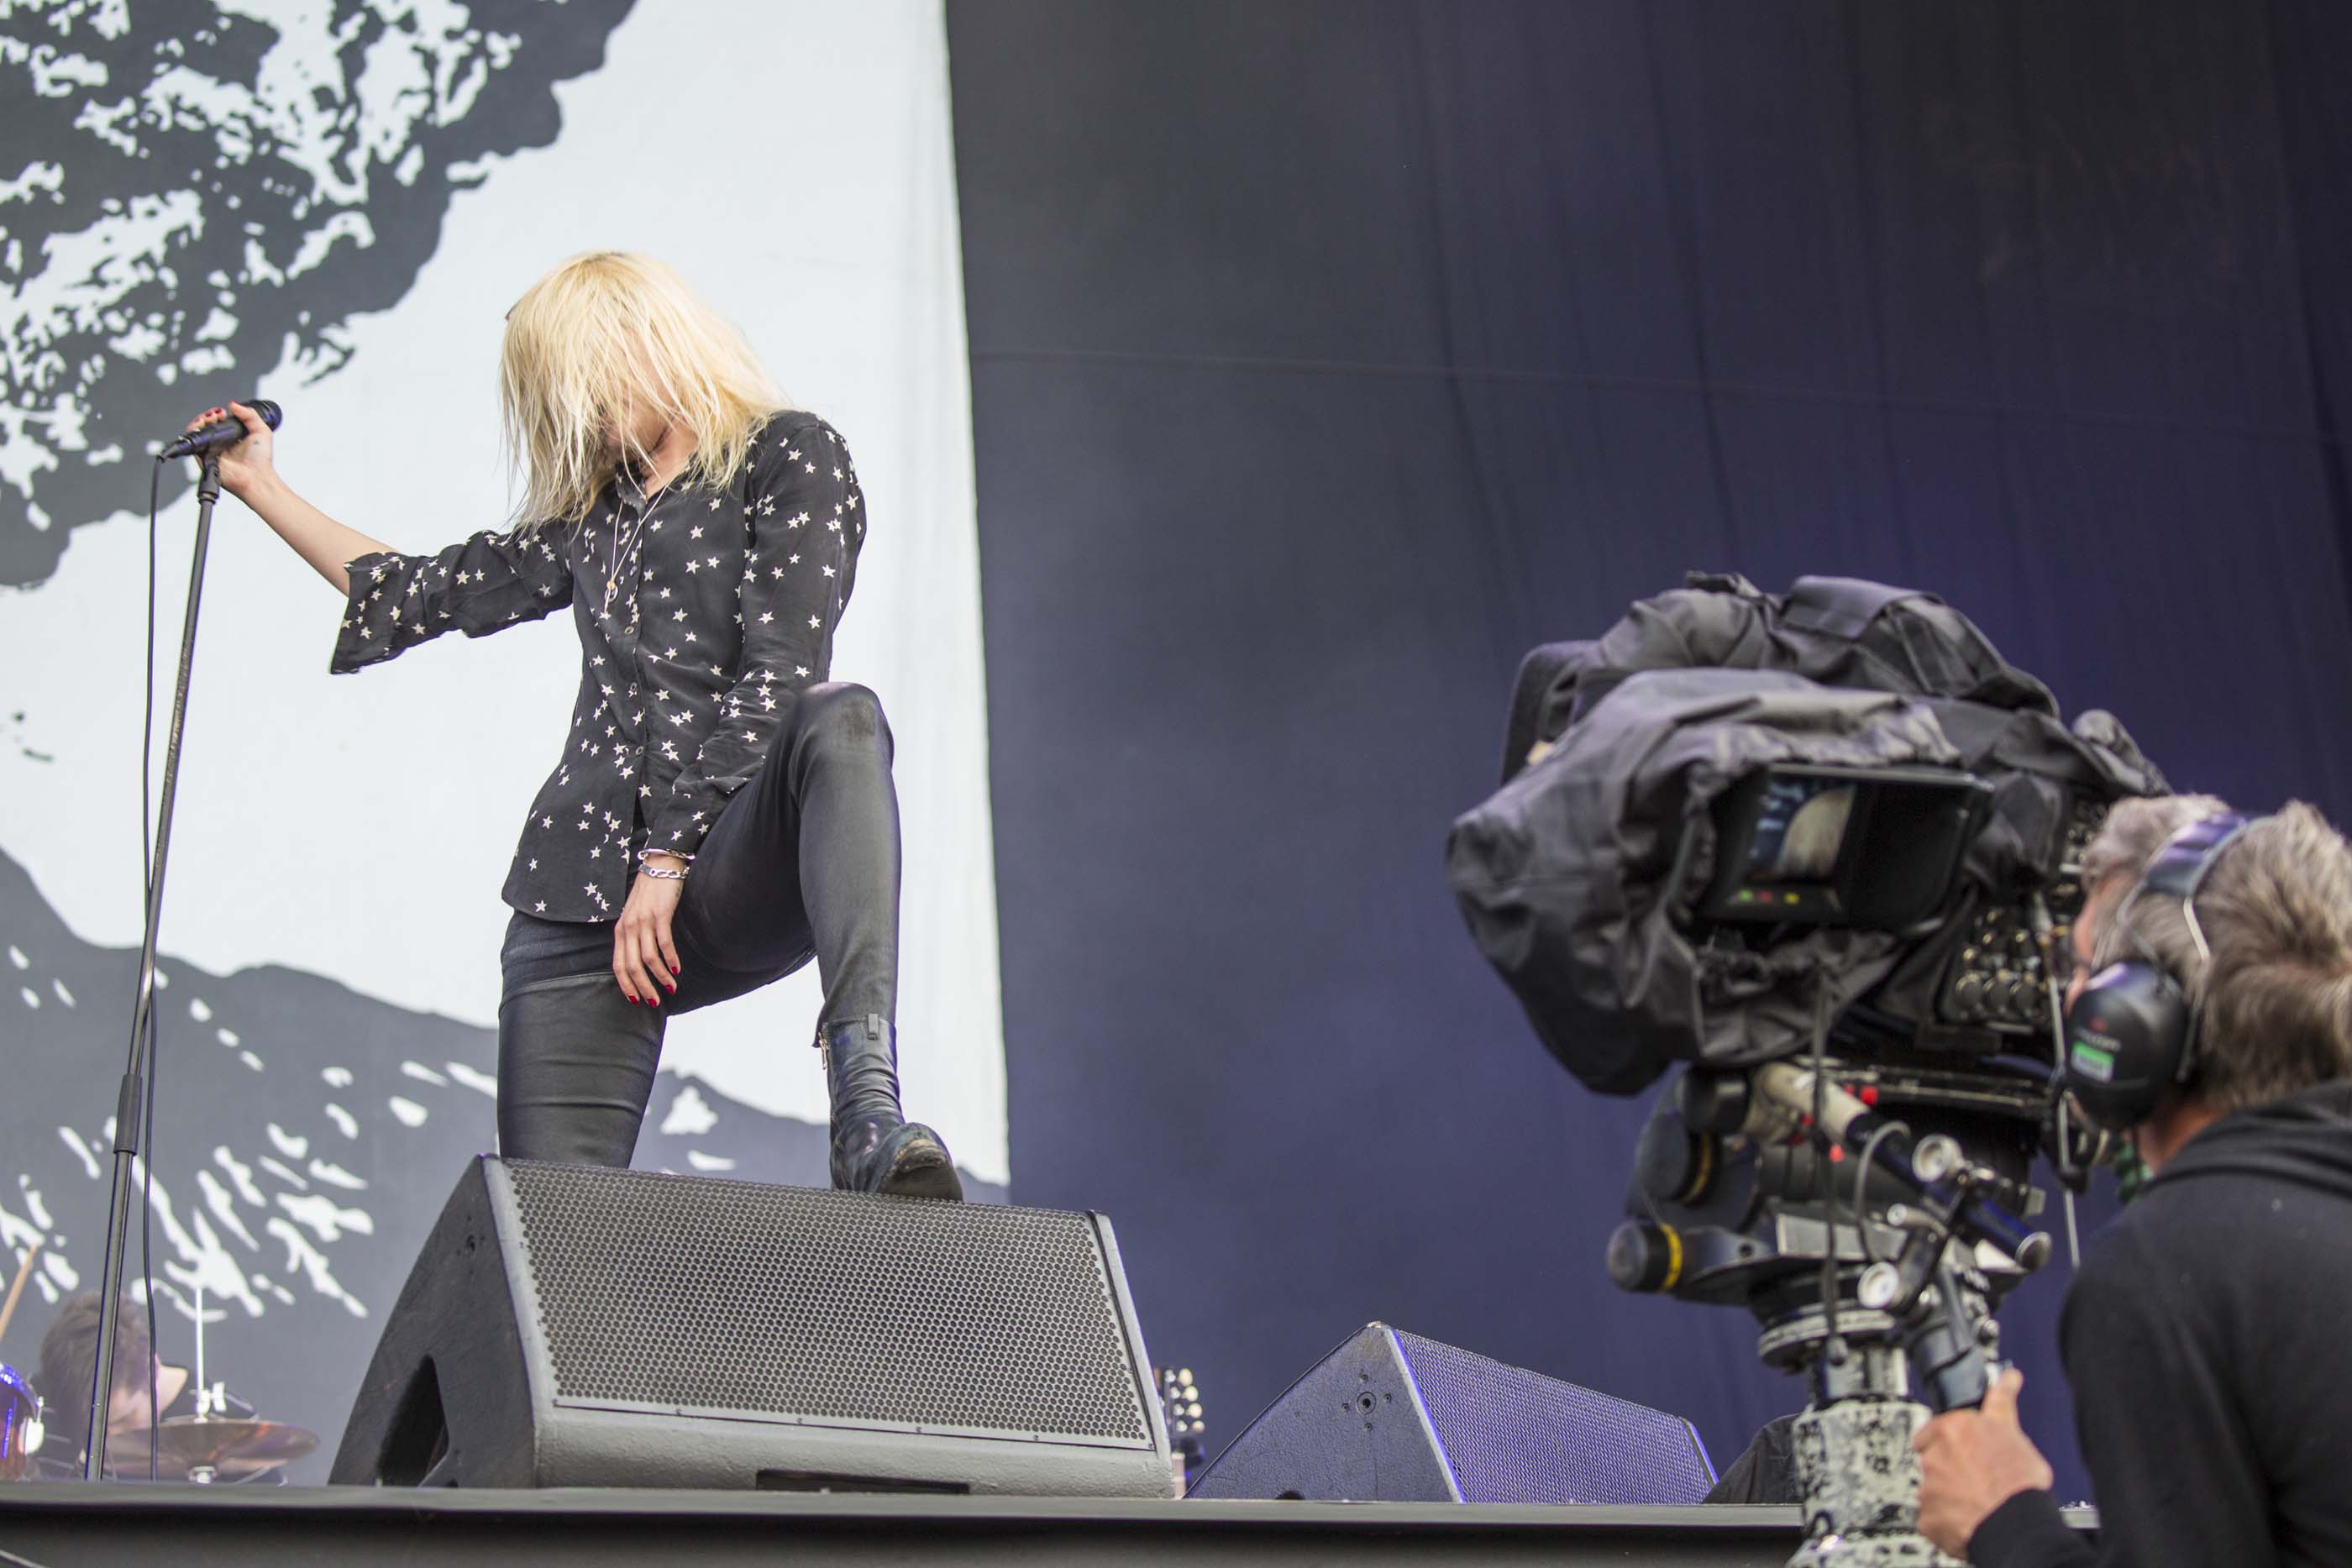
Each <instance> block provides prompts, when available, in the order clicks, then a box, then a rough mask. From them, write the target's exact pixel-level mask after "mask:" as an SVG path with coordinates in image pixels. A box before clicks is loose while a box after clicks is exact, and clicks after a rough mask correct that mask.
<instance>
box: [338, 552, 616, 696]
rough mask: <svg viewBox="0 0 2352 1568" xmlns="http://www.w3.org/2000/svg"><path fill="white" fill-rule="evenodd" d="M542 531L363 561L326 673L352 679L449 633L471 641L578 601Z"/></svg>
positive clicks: (356, 568)
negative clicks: (355, 672)
mask: <svg viewBox="0 0 2352 1568" xmlns="http://www.w3.org/2000/svg"><path fill="white" fill-rule="evenodd" d="M547 535H548V530H547V529H545V528H541V529H539V530H537V531H536V532H531V533H526V532H524V531H523V530H522V529H520V528H513V529H509V530H508V531H507V532H505V533H479V534H476V535H475V536H474V537H473V538H469V539H467V540H465V541H464V542H462V543H460V544H454V545H451V546H450V547H449V548H448V549H445V550H442V551H440V552H439V553H438V554H436V555H398V554H393V553H390V552H385V553H382V554H376V555H363V556H362V557H360V558H359V559H357V560H354V561H352V562H350V563H348V564H347V565H346V566H345V568H344V570H345V571H346V572H347V573H349V575H350V577H351V597H350V599H349V600H348V601H346V603H345V605H344V607H343V620H342V625H341V629H340V631H339V632H337V635H336V637H335V653H334V657H333V659H332V660H331V662H330V663H329V664H328V666H327V667H328V668H329V669H330V670H331V671H332V672H333V673H335V674H339V675H340V674H350V673H351V672H352V671H353V670H360V669H364V668H366V667H367V666H368V665H370V664H383V662H384V661H385V660H386V659H389V658H392V657H393V656H394V655H395V654H397V653H404V652H405V651H407V650H408V649H410V648H414V647H415V646H416V644H418V643H425V642H430V641H431V640H432V639H434V638H436V637H438V636H439V635H441V633H442V632H447V631H452V630H455V631H459V632H465V633H466V635H467V636H468V637H487V636H488V635H489V634H490V633H491V632H499V631H503V630H505V629H506V628H507V627H509V626H512V625H516V624H518V623H520V622H524V621H536V620H539V619H540V618H541V616H544V615H548V614H551V613H552V612H555V611H558V610H561V609H562V608H564V607H565V606H566V605H568V604H569V603H571V601H572V572H571V568H570V567H569V566H568V565H567V564H566V562H565V560H564V553H563V551H562V549H559V548H558V547H557V544H556V541H555V540H554V539H552V538H548V537H547Z"/></svg>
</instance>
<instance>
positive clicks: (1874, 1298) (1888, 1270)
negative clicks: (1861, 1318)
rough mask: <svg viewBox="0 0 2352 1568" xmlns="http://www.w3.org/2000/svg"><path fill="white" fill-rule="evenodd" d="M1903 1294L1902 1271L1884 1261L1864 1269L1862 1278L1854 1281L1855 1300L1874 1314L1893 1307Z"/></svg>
mask: <svg viewBox="0 0 2352 1568" xmlns="http://www.w3.org/2000/svg"><path fill="white" fill-rule="evenodd" d="M1902 1293H1903V1273H1902V1270H1898V1269H1897V1268H1895V1265H1894V1264H1892V1263H1888V1262H1885V1261H1883V1260H1882V1261H1880V1262H1876V1263H1873V1264H1872V1265H1871V1266H1870V1267H1869V1268H1867V1269H1864V1270H1863V1271H1862V1278H1861V1279H1859V1280H1857V1281H1854V1286H1853V1299H1854V1300H1855V1301H1860V1302H1861V1303H1862V1304H1863V1305H1864V1306H1865V1307H1868V1308H1869V1309H1870V1310H1871V1311H1872V1312H1885V1311H1886V1310H1887V1309H1888V1308H1890V1307H1892V1306H1893V1305H1894V1304H1895V1298H1897V1297H1898V1296H1900V1295H1901V1294H1902Z"/></svg>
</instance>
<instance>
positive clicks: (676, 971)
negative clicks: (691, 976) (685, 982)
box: [669, 964, 686, 991]
mask: <svg viewBox="0 0 2352 1568" xmlns="http://www.w3.org/2000/svg"><path fill="white" fill-rule="evenodd" d="M669 972H670V973H671V974H673V975H683V974H684V973H686V971H685V970H683V969H681V968H679V967H677V965H676V964H672V965H671V966H670V967H669ZM670 989H671V990H673V991H674V990H676V989H677V987H676V986H672V987H671V988H670Z"/></svg>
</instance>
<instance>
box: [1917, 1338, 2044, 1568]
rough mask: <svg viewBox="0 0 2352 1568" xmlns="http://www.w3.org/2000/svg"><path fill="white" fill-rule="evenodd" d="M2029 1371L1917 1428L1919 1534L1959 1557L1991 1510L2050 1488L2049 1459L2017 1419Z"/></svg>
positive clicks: (2006, 1376) (2011, 1374) (2014, 1374)
mask: <svg viewBox="0 0 2352 1568" xmlns="http://www.w3.org/2000/svg"><path fill="white" fill-rule="evenodd" d="M2024 1386H2025V1375H2024V1374H2023V1373H2021V1372H2017V1371H2014V1370H2011V1371H2009V1372H2004V1373H2002V1374H2001V1375H2000V1381H1999V1382H1998V1383H1995V1384H1994V1385H1992V1386H1991V1387H1990V1388H1989V1389H1987V1390H1985V1396H1984V1403H1983V1404H1982V1405H1981V1406H1978V1407H1977V1408H1976V1409H1974V1410H1948V1411H1946V1412H1945V1413H1944V1414H1943V1415H1941V1416H1937V1417H1936V1418H1935V1419H1934V1420H1932V1421H1930V1422H1928V1423H1927V1425H1926V1426H1924V1427H1920V1428H1919V1430H1918V1432H1917V1434H1916V1436H1914V1437H1912V1439H1911V1446H1912V1447H1913V1448H1916V1449H1917V1450H1918V1452H1919V1533H1920V1534H1922V1535H1924V1536H1926V1537H1927V1539H1928V1540H1930V1541H1932V1542H1935V1543H1936V1545H1937V1549H1938V1550H1940V1551H1943V1552H1948V1553H1950V1554H1951V1555H1952V1556H1954V1557H1958V1558H1959V1559H1961V1560H1962V1561H1964V1562H1965V1561H1966V1560H1967V1558H1968V1555H1969V1537H1971V1536H1973V1535H1975V1534H1976V1532H1977V1526H1978V1525H1979V1524H1982V1523H1983V1522H1984V1521H1985V1518H1986V1516H1987V1515H1988V1514H1990V1513H1991V1512H1992V1511H1993V1510H1995V1509H1997V1508H1999V1507H2000V1505H2001V1504H2002V1503H2005V1502H2007V1501H2008V1500H2010V1499H2011V1498H2013V1497H2015V1496H2016V1495H2017V1494H2018V1493H2019V1492H2021V1491H2047V1490H2050V1487H2051V1485H2052V1483H2053V1480H2054V1479H2055V1478H2054V1477H2053V1476H2052V1475H2051V1473H2050V1461H2049V1460H2047V1459H2045V1458H2042V1450H2041V1449H2039V1448H2035V1447H2034V1446H2033V1439H2032V1438H2031V1437H2027V1436H2026V1435H2025V1428H2024V1427H2021V1426H2019V1425H2018V1423H2017V1391H2018V1390H2019V1389H2021V1388H2022V1387H2024Z"/></svg>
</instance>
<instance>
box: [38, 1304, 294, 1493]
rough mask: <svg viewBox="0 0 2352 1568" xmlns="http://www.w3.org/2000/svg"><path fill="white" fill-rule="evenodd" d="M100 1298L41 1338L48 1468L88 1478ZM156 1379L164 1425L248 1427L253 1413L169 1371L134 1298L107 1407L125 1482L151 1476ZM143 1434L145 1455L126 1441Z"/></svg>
mask: <svg viewBox="0 0 2352 1568" xmlns="http://www.w3.org/2000/svg"><path fill="white" fill-rule="evenodd" d="M98 1333H99V1293H98V1292H97V1291H82V1292H81V1293H80V1294H79V1295H75V1296H68V1297H67V1298H66V1300H65V1302H64V1304H63V1305H61V1306H60V1307H58V1315H57V1316H56V1317H55V1318H53V1319H51V1320H50V1322H49V1327H48V1332H47V1333H44V1334H43V1335H42V1336H41V1376H40V1391H41V1398H42V1402H43V1404H44V1406H46V1408H45V1409H44V1410H43V1412H42V1420H43V1422H44V1423H45V1424H46V1426H47V1430H48V1436H47V1441H46V1442H45V1443H44V1444H43V1445H42V1453H41V1458H42V1459H43V1461H44V1463H45V1468H49V1469H55V1468H56V1467H57V1466H58V1465H59V1464H61V1463H62V1464H69V1465H70V1466H71V1467H72V1470H73V1473H74V1474H76V1475H79V1474H80V1473H81V1463H80V1461H81V1458H82V1452H83V1450H84V1449H85V1448H88V1447H89V1441H88V1439H89V1381H90V1379H91V1378H92V1377H94V1376H96V1375H97V1368H98ZM151 1368H152V1372H153V1375H154V1398H155V1400H156V1401H157V1402H159V1403H161V1404H162V1406H163V1419H165V1420H166V1421H169V1420H171V1419H173V1417H175V1416H231V1417H235V1418H237V1419H247V1418H250V1417H251V1416H253V1415H254V1413H255V1412H254V1408H253V1406H250V1405H248V1404H247V1403H246V1402H245V1401H244V1400H242V1399H239V1398H238V1397H237V1396H235V1395H234V1394H231V1393H229V1392H228V1391H227V1390H226V1388H223V1387H220V1386H218V1385H215V1387H214V1389H213V1395H212V1397H211V1398H209V1399H207V1398H205V1396H204V1391H203V1390H202V1389H200V1388H198V1387H197V1386H196V1380H195V1377H194V1375H193V1374H191V1373H190V1372H189V1371H188V1369H187V1368H186V1367H184V1366H171V1365H167V1364H165V1363H164V1361H163V1358H162V1357H161V1356H158V1355H157V1354H155V1349H154V1346H153V1344H152V1343H151V1342H150V1341H149V1339H148V1337H147V1314H146V1313H145V1312H143V1311H142V1310H141V1309H140V1307H139V1304H138V1303H137V1302H135V1301H131V1300H130V1299H129V1298H127V1297H126V1298H125V1299H124V1300H123V1302H122V1312H121V1320H120V1326H119V1327H118V1328H117V1329H116V1330H115V1337H114V1392H113V1396H112V1397H111V1398H110V1400H109V1401H108V1402H107V1407H106V1442H107V1451H108V1454H109V1456H110V1464H109V1469H112V1470H115V1471H117V1472H119V1473H121V1474H122V1475H124V1476H131V1475H134V1474H135V1475H144V1474H145V1473H146V1469H147V1460H146V1457H145V1452H144V1450H145V1447H146V1444H145V1437H146V1432H147V1428H148V1427H149V1426H150V1425H151V1423H150V1421H149V1418H148V1416H149V1412H150V1411H151V1410H152V1408H153V1406H152V1405H150V1404H149V1403H148V1398H149V1396H148V1374H149V1371H150V1369H151ZM131 1434H136V1435H137V1437H136V1439H135V1441H136V1443H137V1446H138V1449H139V1451H138V1452H136V1453H134V1452H132V1451H131V1442H128V1441H126V1440H125V1439H126V1437H129V1436H130V1435H131Z"/></svg>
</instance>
